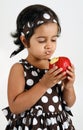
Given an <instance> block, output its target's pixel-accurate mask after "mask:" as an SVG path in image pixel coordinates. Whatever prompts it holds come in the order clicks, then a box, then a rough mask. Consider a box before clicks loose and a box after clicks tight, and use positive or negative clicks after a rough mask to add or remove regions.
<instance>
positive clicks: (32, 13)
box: [10, 4, 61, 57]
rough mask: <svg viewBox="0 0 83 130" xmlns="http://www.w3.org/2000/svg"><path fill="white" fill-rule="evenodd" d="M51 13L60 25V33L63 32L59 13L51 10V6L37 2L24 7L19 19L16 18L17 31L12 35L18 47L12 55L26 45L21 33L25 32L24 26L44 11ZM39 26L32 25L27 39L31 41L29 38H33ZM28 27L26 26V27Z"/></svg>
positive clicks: (26, 36)
mask: <svg viewBox="0 0 83 130" xmlns="http://www.w3.org/2000/svg"><path fill="white" fill-rule="evenodd" d="M45 12H47V13H49V14H50V15H51V16H52V17H53V18H54V19H55V20H56V22H57V25H58V35H59V34H60V33H61V26H60V23H59V19H58V16H57V14H56V13H55V12H54V11H53V10H51V9H50V8H49V7H46V6H44V5H40V4H36V5H30V6H28V7H26V8H24V9H23V10H22V11H21V12H20V13H19V15H18V17H17V20H16V27H17V29H16V32H15V33H12V34H11V36H12V37H13V38H15V40H14V44H15V45H18V49H17V50H15V51H14V52H13V53H12V54H11V56H10V57H12V56H14V55H16V54H18V53H19V52H21V51H22V50H23V49H24V48H25V47H24V45H23V43H22V42H21V40H20V36H21V33H22V32H24V26H26V24H27V22H29V23H33V22H34V21H36V19H37V18H38V17H40V16H41V14H43V13H45ZM37 27H38V26H34V27H32V29H31V30H30V33H29V34H27V35H25V38H26V40H27V41H28V43H29V40H30V38H31V36H32V35H33V34H34V30H35V28H37ZM25 29H26V28H25Z"/></svg>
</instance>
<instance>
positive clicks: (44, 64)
mask: <svg viewBox="0 0 83 130" xmlns="http://www.w3.org/2000/svg"><path fill="white" fill-rule="evenodd" d="M26 60H27V61H28V62H29V63H30V64H32V65H33V66H35V67H37V68H40V69H49V60H41V59H37V58H33V57H30V56H28V57H27V58H26Z"/></svg>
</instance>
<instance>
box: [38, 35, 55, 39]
mask: <svg viewBox="0 0 83 130" xmlns="http://www.w3.org/2000/svg"><path fill="white" fill-rule="evenodd" d="M53 37H58V35H54V36H52V38H53ZM37 38H46V36H38V37H37Z"/></svg>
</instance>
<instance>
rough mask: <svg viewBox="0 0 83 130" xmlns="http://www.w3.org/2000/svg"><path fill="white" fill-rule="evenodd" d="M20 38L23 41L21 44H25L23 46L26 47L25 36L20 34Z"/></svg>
mask: <svg viewBox="0 0 83 130" xmlns="http://www.w3.org/2000/svg"><path fill="white" fill-rule="evenodd" d="M20 40H21V42H22V43H23V45H24V46H25V48H27V40H26V38H25V36H22V35H21V36H20Z"/></svg>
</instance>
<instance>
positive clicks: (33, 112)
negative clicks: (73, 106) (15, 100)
mask: <svg viewBox="0 0 83 130" xmlns="http://www.w3.org/2000/svg"><path fill="white" fill-rule="evenodd" d="M20 63H21V64H22V66H23V68H24V77H25V81H26V82H25V90H27V91H28V90H29V89H31V88H32V87H33V85H35V84H36V83H37V82H39V80H41V78H42V76H43V75H44V74H45V73H46V72H47V70H45V69H38V68H36V67H35V66H32V65H31V64H30V63H28V62H27V61H26V60H24V59H22V60H21V61H20ZM61 95H62V92H61V85H60V84H57V85H55V86H54V87H52V88H49V89H48V90H47V91H46V93H45V94H44V95H43V96H42V97H41V98H40V99H39V100H38V102H37V103H36V104H35V105H34V106H33V107H32V108H30V109H29V110H26V111H24V112H23V113H20V114H18V115H16V114H13V113H12V112H11V111H10V109H9V107H6V108H4V109H3V112H4V115H5V116H6V118H7V120H8V125H7V127H6V129H5V130H75V128H74V126H73V124H72V121H71V119H70V115H72V113H71V111H70V110H69V107H68V106H67V105H66V102H65V101H63V100H62V98H61ZM33 98H34V97H33Z"/></svg>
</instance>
